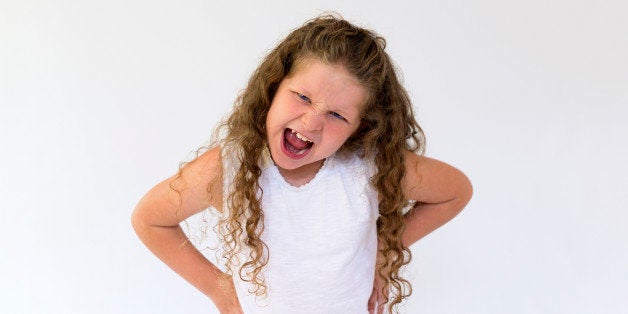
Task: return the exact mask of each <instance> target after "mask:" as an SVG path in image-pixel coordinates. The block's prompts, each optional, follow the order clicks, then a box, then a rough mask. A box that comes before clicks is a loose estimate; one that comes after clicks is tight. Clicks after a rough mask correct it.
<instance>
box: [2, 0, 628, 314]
mask: <svg viewBox="0 0 628 314" xmlns="http://www.w3.org/2000/svg"><path fill="white" fill-rule="evenodd" d="M627 9H628V5H626V3H625V2H624V1H619V0H618V1H579V0H576V1H566V0H563V1H539V0H532V1H497V0H493V1H489V0H479V1H451V0H442V1H407V2H398V1H370V0H368V1H341V0H334V1H287V0H281V1H274V2H270V1H269V2H266V1H250V2H245V1H224V0H223V1H209V0H205V1H200V0H193V1H162V0H157V1H147V0H124V1H121V0H112V1H78V0H66V1H33V0H25V1H10V0H0V219H1V221H0V222H1V227H0V312H2V313H188V314H191V313H216V310H215V309H214V308H213V304H212V303H211V301H210V300H209V299H208V298H207V297H205V296H204V295H202V294H201V293H200V292H198V291H197V290H195V289H194V288H193V287H192V286H191V285H189V284H188V283H187V282H185V281H184V280H183V279H181V278H180V277H178V276H177V275H176V274H175V273H174V272H173V271H171V270H170V269H169V268H167V267H166V266H165V265H164V264H162V263H161V262H160V261H159V260H158V259H157V258H156V257H154V256H153V255H152V254H151V253H150V252H149V251H148V249H146V248H145V247H144V246H143V245H142V243H141V242H140V240H139V239H138V238H137V237H136V236H135V234H134V232H133V230H132V228H131V224H130V216H131V212H132V210H133V208H134V206H135V204H136V203H137V202H138V200H139V199H140V198H141V196H142V195H143V194H144V193H145V192H146V191H147V190H148V189H149V188H151V187H152V186H153V185H155V184H156V183H157V182H159V181H160V180H162V179H164V178H166V177H167V176H169V175H171V174H173V173H175V171H176V170H177V168H178V164H179V162H180V161H182V160H185V159H186V158H188V157H189V153H190V152H191V151H193V150H194V149H196V148H197V147H199V146H200V145H202V144H204V143H205V142H206V141H207V140H208V139H209V137H210V134H211V131H212V130H213V127H214V126H215V124H216V122H217V121H219V119H221V118H222V117H223V116H225V114H227V113H228V111H229V110H230V108H231V105H232V103H233V101H234V99H235V97H236V95H237V94H238V92H239V91H240V90H241V89H242V88H243V87H244V86H245V83H246V81H247V80H248V77H249V75H250V74H251V72H252V71H253V69H254V68H255V67H256V65H257V64H258V62H259V60H260V58H262V57H263V56H264V55H265V53H266V52H267V51H268V50H269V49H271V48H272V47H273V46H274V45H275V44H276V43H277V42H278V41H279V40H280V39H281V38H283V37H284V36H285V35H287V34H288V33H289V31H290V30H292V29H294V28H296V27H298V26H300V25H301V24H302V23H303V22H305V21H306V20H307V19H309V18H312V17H315V16H316V15H318V14H320V13H322V12H323V11H326V10H335V11H337V12H339V13H340V14H342V15H343V16H344V17H345V18H347V19H349V20H351V21H352V22H354V23H356V24H358V25H361V26H364V27H367V28H371V29H374V30H376V31H377V32H378V33H379V34H381V35H382V36H384V37H385V38H386V39H387V41H388V47H387V51H388V53H389V54H390V55H391V57H392V58H393V59H394V61H395V63H396V65H397V66H398V67H399V69H400V70H401V72H400V73H402V76H403V82H404V84H405V86H406V87H407V89H408V91H409V93H410V95H411V97H412V99H413V101H414V104H415V111H416V114H417V117H418V120H419V123H420V124H421V125H422V127H423V128H424V129H425V132H426V134H427V139H428V141H427V155H428V156H431V157H435V158H438V159H441V160H444V161H446V162H448V163H450V164H452V165H454V166H456V167H458V168H460V169H462V170H463V171H464V172H465V173H466V174H467V175H468V176H469V177H470V178H471V180H472V182H473V185H474V188H475V194H474V197H473V199H472V201H471V202H470V203H469V205H468V207H467V208H466V209H465V211H463V212H462V213H461V214H460V215H459V216H458V217H456V218H455V219H454V220H453V221H452V222H450V223H449V224H447V225H445V226H444V227H443V228H441V229H439V230H437V231H436V232H434V233H433V234H431V235H429V236H428V237H426V238H425V239H423V240H422V241H420V242H418V243H417V244H415V245H413V246H412V251H413V254H414V259H413V261H412V263H411V265H410V266H409V267H408V269H407V275H408V277H409V278H411V280H412V283H413V285H414V293H413V295H412V296H411V297H410V298H409V299H408V301H407V302H406V303H405V304H404V307H403V313H430V314H441V313H495V314H501V313H516V314H522V313H569V314H573V313H613V314H615V313H620V312H622V311H625V310H626V309H627V308H628V299H626V298H625V296H626V293H627V292H628V290H627V287H628V245H627V243H628V241H627V240H628V231H627V229H626V227H625V226H626V223H627V220H628V213H627V212H626V211H627V210H628V193H626V189H627V187H628V179H627V177H628V166H627V165H626V163H627V162H628V158H627V156H628V148H627V147H628V141H627V140H626V135H628V126H627V123H626V121H627V119H628V61H627V60H628V57H626V56H628V31H627V30H628V22H627V21H626V17H625V13H626V12H627ZM192 228H194V226H192ZM332 236H333V235H332ZM365 306H366V304H365Z"/></svg>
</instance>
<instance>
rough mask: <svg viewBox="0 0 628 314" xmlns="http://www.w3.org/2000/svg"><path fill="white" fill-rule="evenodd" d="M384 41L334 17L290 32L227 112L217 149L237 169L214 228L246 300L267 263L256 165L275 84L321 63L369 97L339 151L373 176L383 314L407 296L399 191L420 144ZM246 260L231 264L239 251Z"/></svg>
mask: <svg viewBox="0 0 628 314" xmlns="http://www.w3.org/2000/svg"><path fill="white" fill-rule="evenodd" d="M385 47H386V41H385V40H384V39H383V38H382V37H380V36H378V35H377V34H375V33H374V32H372V31H370V30H367V29H364V28H360V27H357V26H354V25H352V24H351V23H349V22H347V21H346V20H343V19H342V18H340V17H338V16H335V15H323V16H319V17H317V18H315V19H312V20H310V21H308V22H306V23H305V24H304V25H303V26H302V27H300V28H297V29H296V30H294V31H292V32H291V33H290V34H289V35H288V36H287V37H286V38H285V39H284V40H283V41H281V42H280V43H279V44H278V45H277V46H276V47H275V48H274V49H273V50H272V51H271V52H270V53H269V54H268V55H267V56H266V57H265V58H264V59H263V61H262V62H261V64H260V66H259V67H258V68H257V69H256V70H255V71H254V73H253V74H252V76H251V78H250V80H249V82H248V84H247V86H246V88H245V89H244V90H243V91H242V93H241V94H240V95H239V96H238V98H237V100H236V102H235V106H234V109H233V112H232V113H231V115H230V116H229V117H228V119H227V120H226V121H224V122H223V123H222V124H221V126H220V127H219V128H218V129H217V130H218V131H217V133H220V132H221V131H222V132H224V133H223V134H224V135H223V137H224V138H223V139H222V141H223V142H222V144H223V147H231V148H233V151H232V152H231V153H233V154H234V155H235V156H236V158H237V160H238V162H239V166H238V167H237V169H236V170H235V174H234V180H233V185H232V189H231V192H230V193H229V194H228V195H227V197H226V203H225V204H223V208H226V209H227V213H228V214H227V215H225V217H224V218H223V219H221V220H220V221H219V227H220V228H219V230H221V232H220V236H221V237H222V243H223V252H224V253H223V254H224V255H223V257H224V258H225V261H226V268H227V269H231V267H232V266H234V265H240V267H239V270H238V271H237V272H238V275H239V276H240V278H241V279H242V280H244V281H248V282H250V283H251V286H252V288H251V289H250V292H251V293H254V294H255V295H257V296H260V295H263V294H265V293H266V285H265V282H264V277H263V273H262V269H263V267H264V266H265V265H266V264H267V263H268V258H269V257H268V247H267V246H266V244H265V243H264V242H263V241H262V240H261V234H262V232H263V231H264V212H263V210H262V208H261V205H260V204H261V197H262V190H261V188H260V186H259V184H258V179H259V177H260V176H261V174H262V170H261V166H260V160H261V159H260V158H261V157H262V153H263V151H264V149H265V148H266V145H267V138H266V136H267V135H266V131H265V124H266V117H267V114H268V111H269V108H270V105H271V102H272V100H273V97H274V96H275V93H276V91H277V88H278V86H279V84H280V83H281V81H282V80H283V79H284V78H285V77H286V76H288V75H290V74H291V71H294V68H295V66H296V65H297V64H298V63H299V62H300V61H302V60H304V59H306V58H312V57H314V58H317V59H318V60H320V61H322V62H324V63H326V64H340V65H342V66H344V67H345V68H346V69H347V70H348V72H349V73H351V74H352V75H353V76H354V77H355V78H356V79H357V80H358V82H359V83H360V84H361V85H362V86H364V87H365V88H366V89H367V91H368V97H367V100H366V105H365V107H364V110H363V113H362V116H361V122H360V126H359V127H358V130H357V131H356V132H355V133H354V134H352V135H351V136H350V137H349V138H348V139H347V141H346V142H345V143H344V144H343V146H342V147H341V148H340V150H348V151H358V150H360V151H361V152H363V154H364V155H365V157H367V158H373V160H374V162H375V165H376V167H377V171H376V173H375V175H374V176H373V177H372V178H371V184H372V186H373V187H374V188H375V189H376V191H377V192H378V195H379V205H378V207H379V208H378V209H379V214H380V216H379V218H378V219H377V234H378V240H379V243H380V246H379V249H378V254H379V255H378V261H379V263H378V265H377V274H378V276H379V277H380V279H381V280H382V281H383V282H384V283H386V286H387V287H389V288H390V289H391V296H392V300H388V301H390V305H389V310H390V311H391V312H393V310H396V309H395V308H394V306H395V305H397V304H399V303H400V302H401V301H402V300H403V299H404V298H405V297H407V296H409V295H410V294H411V293H412V289H411V285H410V283H409V282H408V281H407V280H405V279H404V278H402V277H401V276H400V268H401V267H402V266H403V265H405V264H407V263H408V262H409V261H410V259H411V254H410V250H409V249H408V248H407V247H405V246H404V245H403V243H402V234H403V232H404V228H405V220H404V215H403V212H402V208H403V207H405V206H406V205H407V202H408V201H407V200H406V198H405V197H404V194H403V190H402V188H401V181H402V178H403V177H404V174H405V167H404V154H405V152H406V151H407V150H410V151H413V152H415V153H417V154H422V153H423V150H424V146H425V137H424V134H423V131H422V129H421V128H420V126H419V125H418V123H417V122H416V120H415V118H414V114H413V111H412V104H411V101H410V99H409V97H408V94H407V92H406V90H405V89H404V88H403V86H402V85H401V84H400V82H399V79H398V77H397V74H396V72H395V67H394V66H393V64H392V62H391V60H390V58H389V56H388V54H387V53H386V52H385V51H384V49H385ZM243 247H246V248H247V249H248V252H249V253H248V260H246V262H244V263H240V264H238V263H236V260H237V255H238V254H239V253H240V252H241V251H242V248H243Z"/></svg>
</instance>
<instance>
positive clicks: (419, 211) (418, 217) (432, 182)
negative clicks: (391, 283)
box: [402, 152, 473, 247]
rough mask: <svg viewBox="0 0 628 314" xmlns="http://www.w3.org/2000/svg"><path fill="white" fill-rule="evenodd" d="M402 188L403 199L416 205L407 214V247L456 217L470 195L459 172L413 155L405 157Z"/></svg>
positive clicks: (434, 161)
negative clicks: (414, 202) (404, 196)
mask: <svg viewBox="0 0 628 314" xmlns="http://www.w3.org/2000/svg"><path fill="white" fill-rule="evenodd" d="M402 186H403V189H404V193H405V195H406V198H407V199H409V200H416V201H417V203H416V205H415V206H414V207H413V208H412V209H411V210H410V211H409V212H408V213H407V214H406V230H405V232H404V234H403V243H404V246H406V247H409V246H410V245H412V244H413V243H415V242H416V241H418V240H419V239H421V238H423V237H424V236H426V235H427V234H429V233H430V232H432V231H434V230H436V229H437V228H438V227H440V226H442V225H444V224H445V223H446V222H448V221H449V220H451V219H452V218H454V217H455V216H456V215H458V213H460V211H462V209H463V208H464V207H465V205H466V204H467V203H468V202H469V200H470V199H471V195H472V194H473V188H472V186H471V182H470V181H469V179H468V178H467V176H465V175H464V173H462V172H461V171H460V170H458V169H456V168H454V167H452V166H450V165H448V164H446V163H444V162H441V161H438V160H436V159H432V158H428V157H422V156H417V155H415V154H414V153H412V152H407V153H406V175H405V177H404V179H403V181H402Z"/></svg>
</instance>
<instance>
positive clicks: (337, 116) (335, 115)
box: [329, 111, 347, 121]
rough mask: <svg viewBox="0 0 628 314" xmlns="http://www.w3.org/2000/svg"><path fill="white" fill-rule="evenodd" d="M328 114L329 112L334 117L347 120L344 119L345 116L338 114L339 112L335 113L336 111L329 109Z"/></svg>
mask: <svg viewBox="0 0 628 314" xmlns="http://www.w3.org/2000/svg"><path fill="white" fill-rule="evenodd" d="M329 114H330V115H331V116H332V117H334V118H336V119H340V120H345V121H347V119H345V117H343V116H342V115H340V114H339V113H337V112H333V111H330V112H329Z"/></svg>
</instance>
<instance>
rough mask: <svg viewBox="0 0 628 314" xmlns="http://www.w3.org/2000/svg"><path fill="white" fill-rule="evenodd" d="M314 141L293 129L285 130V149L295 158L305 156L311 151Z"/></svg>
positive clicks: (289, 155) (287, 153)
mask: <svg viewBox="0 0 628 314" xmlns="http://www.w3.org/2000/svg"><path fill="white" fill-rule="evenodd" d="M313 145H314V142H312V141H311V140H310V139H308V138H307V137H305V136H304V135H302V134H300V133H298V132H297V131H295V130H292V129H285V130H284V132H283V145H282V148H283V151H284V153H285V154H286V155H288V157H290V158H293V159H299V158H303V157H304V156H305V155H307V153H308V152H309V151H310V149H311V148H312V146H313Z"/></svg>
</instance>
